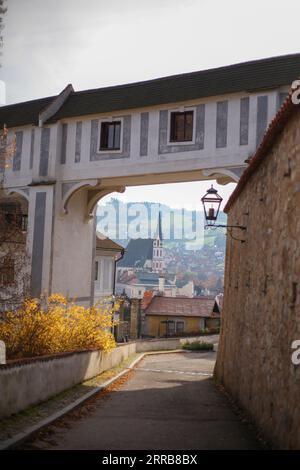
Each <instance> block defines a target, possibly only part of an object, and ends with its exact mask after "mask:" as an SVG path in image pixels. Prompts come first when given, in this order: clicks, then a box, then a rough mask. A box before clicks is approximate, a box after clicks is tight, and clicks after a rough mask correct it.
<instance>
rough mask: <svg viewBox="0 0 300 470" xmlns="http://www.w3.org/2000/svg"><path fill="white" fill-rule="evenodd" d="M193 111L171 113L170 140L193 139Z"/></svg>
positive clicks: (182, 140)
mask: <svg viewBox="0 0 300 470" xmlns="http://www.w3.org/2000/svg"><path fill="white" fill-rule="evenodd" d="M193 122H194V111H184V112H183V113H180V112H174V113H171V128H170V142H191V141H192V140H193Z"/></svg>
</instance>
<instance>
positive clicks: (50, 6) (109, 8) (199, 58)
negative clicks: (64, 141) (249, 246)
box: [0, 0, 300, 206]
mask: <svg viewBox="0 0 300 470" xmlns="http://www.w3.org/2000/svg"><path fill="white" fill-rule="evenodd" d="M7 6H8V12H7V15H6V18H5V30H4V32H3V34H4V48H3V56H2V69H0V75H1V77H0V78H1V79H2V80H3V81H4V82H5V83H6V102H7V104H10V103H14V102H18V101H26V100H29V99H34V98H40V97H43V96H50V95H54V94H57V93H59V92H60V91H61V90H62V89H63V88H64V87H65V86H66V85H67V84H68V83H72V84H73V87H74V88H75V90H83V89H88V88H98V87H102V86H109V85H114V84H121V83H127V82H134V81H139V80H147V79H151V78H156V77H161V76H166V75H171V74H177V73H184V72H190V71H195V70H201V69H206V68H211V67H217V66H221V65H228V64H232V63H236V62H243V61H247V60H251V59H257V58H262V57H268V56H274V55H281V54H287V53H293V52H299V49H300V35H299V31H300V23H299V21H300V20H299V18H300V1H299V0H286V1H285V2H282V1H279V0H251V1H249V2H246V1H241V0H227V1H224V0H215V1H213V0H85V1H82V0H7ZM206 186H207V183H194V184H193V185H187V184H186V185H181V187H180V188H181V190H180V194H179V191H178V189H176V188H175V186H173V187H169V189H168V187H167V186H163V187H160V188H158V187H156V188H154V190H153V189H152V190H148V189H147V191H146V189H145V192H147V194H149V197H150V195H151V194H153V198H152V199H154V200H158V198H163V200H162V201H161V202H165V203H167V204H168V203H169V200H171V201H173V203H174V204H175V203H176V205H177V206H178V204H179V203H180V204H181V202H182V204H186V205H191V204H193V201H194V200H195V191H196V190H198V194H197V197H198V198H199V197H200V196H201V193H202V192H203V190H204V189H206ZM172 188H173V189H172ZM184 188H185V189H184ZM138 191H140V189H139V190H137V192H136V194H138ZM149 191H150V193H149ZM151 191H152V192H151ZM221 191H222V193H223V195H224V196H225V198H227V196H228V194H229V193H230V192H231V191H232V185H230V186H226V187H225V188H223V189H221ZM131 192H132V194H133V196H134V194H135V193H134V189H129V190H128V191H127V195H126V198H127V197H128V195H129V199H130V198H131V197H130V194H131ZM196 192H197V191H196ZM154 196H155V197H154ZM124 197H125V195H124ZM164 198H167V200H165V199H164ZM174 204H173V205H174Z"/></svg>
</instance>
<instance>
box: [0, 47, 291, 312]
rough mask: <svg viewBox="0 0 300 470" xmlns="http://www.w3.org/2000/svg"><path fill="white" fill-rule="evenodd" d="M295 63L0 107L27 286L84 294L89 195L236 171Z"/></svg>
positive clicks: (89, 258)
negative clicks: (21, 215) (23, 215)
mask: <svg viewBox="0 0 300 470" xmlns="http://www.w3.org/2000/svg"><path fill="white" fill-rule="evenodd" d="M299 74H300V54H294V55H289V56H282V57H275V58H269V59H263V60H258V61H252V62H247V63H244V64H237V65H232V66H228V67H221V68H218V69H212V70H205V71H201V72H193V73H189V74H182V75H177V76H173V77H166V78H162V79H156V80H150V81H147V82H140V83H135V84H129V85H121V86H115V87H108V88H102V89H96V90H88V91H81V92H75V91H74V90H73V87H72V86H71V85H68V86H67V87H66V88H65V89H64V90H63V91H62V92H61V93H60V94H59V95H58V96H54V97H48V98H43V99H40V100H34V101H29V102H26V103H18V104H15V105H10V106H4V107H1V108H0V124H1V125H4V124H5V125H6V126H7V127H8V128H9V130H10V135H11V136H13V135H15V139H16V151H15V154H14V156H13V159H12V162H11V165H10V168H7V169H5V192H6V196H7V195H9V194H13V193H14V194H19V196H20V197H23V198H25V199H26V200H27V202H28V234H27V248H28V253H29V256H30V257H31V290H32V295H34V296H39V295H40V294H41V293H51V292H62V293H64V294H65V295H69V296H71V297H76V298H77V299H78V301H79V302H82V303H84V304H92V303H93V302H94V289H95V285H94V261H95V252H96V251H95V250H96V247H95V222H94V219H93V215H94V209H95V206H96V204H97V202H98V201H99V200H100V199H101V198H102V197H103V196H105V195H107V194H109V193H112V192H114V191H118V192H123V191H125V189H126V187H127V186H133V185H134V186H137V185H144V184H156V183H171V182H183V181H199V180H204V179H217V181H219V182H220V183H224V184H225V183H227V182H229V181H238V179H239V177H240V175H241V174H242V172H243V170H244V168H245V166H246V163H245V161H246V160H247V159H248V158H249V157H250V156H251V155H252V154H253V153H254V151H255V149H256V147H257V145H258V144H259V143H260V141H261V138H262V136H263V134H264V132H265V130H266V127H267V125H268V123H269V122H270V121H271V119H272V118H273V116H274V115H275V113H276V111H277V109H278V107H279V106H280V103H281V102H282V100H283V98H284V97H285V96H286V93H287V92H288V90H289V88H290V85H291V83H292V82H293V80H294V79H296V78H297V77H298V76H299ZM11 138H12V137H11ZM83 241H84V244H85V245H84V247H82V249H80V250H79V249H78V246H80V245H81V246H82V243H83ZM156 248H157V249H160V247H156ZM159 253H160V252H158V261H159V257H160V254H159ZM91 267H92V268H91Z"/></svg>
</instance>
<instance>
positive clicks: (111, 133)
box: [100, 121, 121, 150]
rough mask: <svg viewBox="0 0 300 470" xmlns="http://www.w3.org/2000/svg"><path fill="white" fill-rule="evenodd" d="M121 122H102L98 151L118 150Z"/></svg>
mask: <svg viewBox="0 0 300 470" xmlns="http://www.w3.org/2000/svg"><path fill="white" fill-rule="evenodd" d="M120 143H121V121H112V122H102V123H101V135H100V150H120V148H121V147H120Z"/></svg>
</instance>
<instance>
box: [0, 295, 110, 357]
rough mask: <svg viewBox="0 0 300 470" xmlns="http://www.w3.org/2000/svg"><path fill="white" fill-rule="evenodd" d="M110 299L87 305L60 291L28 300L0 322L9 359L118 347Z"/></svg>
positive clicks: (1, 334)
mask: <svg viewBox="0 0 300 470" xmlns="http://www.w3.org/2000/svg"><path fill="white" fill-rule="evenodd" d="M113 314H114V311H113V308H112V303H111V302H106V303H102V304H99V305H98V306H95V307H90V308H86V307H83V306H79V305H76V303H75V302H69V301H67V299H66V298H65V297H63V296H61V295H59V294H54V295H52V296H50V297H49V298H48V299H47V300H46V301H38V300H36V299H29V300H25V301H24V302H23V304H22V305H21V307H20V308H19V309H18V310H16V311H14V312H8V313H6V314H5V316H4V317H3V318H2V320H1V321H0V339H1V340H3V341H4V342H5V343H6V349H7V356H8V358H9V359H13V358H22V357H34V356H40V355H47V354H55V353H61V352H67V351H74V350H82V349H92V348H95V349H96V348H97V349H102V350H105V351H107V350H109V349H111V348H113V347H114V346H115V340H114V337H113V335H112V334H111V327H112V325H113Z"/></svg>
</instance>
